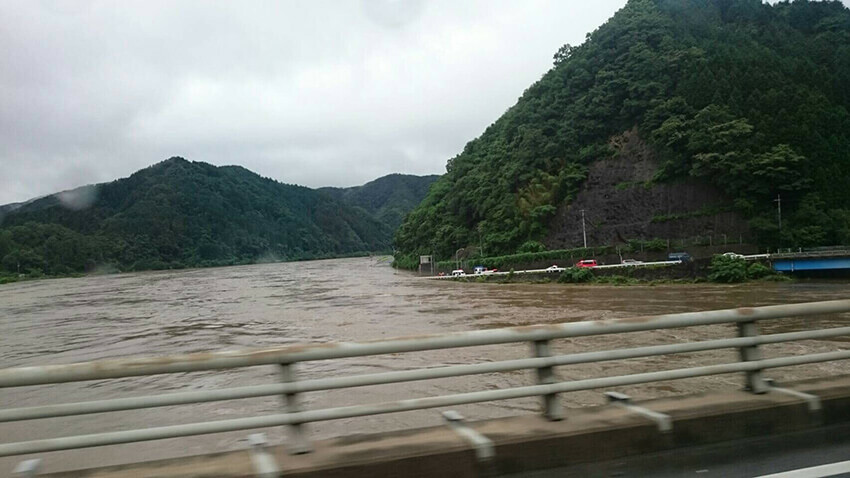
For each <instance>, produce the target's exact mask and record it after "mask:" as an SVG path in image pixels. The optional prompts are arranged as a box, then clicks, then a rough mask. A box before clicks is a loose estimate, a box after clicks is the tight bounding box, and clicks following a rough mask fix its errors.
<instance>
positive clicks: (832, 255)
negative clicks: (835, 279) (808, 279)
mask: <svg viewBox="0 0 850 478" xmlns="http://www.w3.org/2000/svg"><path fill="white" fill-rule="evenodd" d="M770 261H771V263H772V264H773V269H774V270H776V271H778V272H809V273H816V272H827V271H829V272H833V273H834V272H839V273H850V250H848V249H841V250H827V251H808V252H792V253H784V254H771V255H770Z"/></svg>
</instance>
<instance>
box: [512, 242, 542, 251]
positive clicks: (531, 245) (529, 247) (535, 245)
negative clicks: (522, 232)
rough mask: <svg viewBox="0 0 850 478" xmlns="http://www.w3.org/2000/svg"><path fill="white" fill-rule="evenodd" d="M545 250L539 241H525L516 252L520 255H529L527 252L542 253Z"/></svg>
mask: <svg viewBox="0 0 850 478" xmlns="http://www.w3.org/2000/svg"><path fill="white" fill-rule="evenodd" d="M545 250H546V246H544V245H543V243H541V242H539V241H525V242H523V243H522V245H521V246H519V249H518V250H517V252H518V253H520V254H525V253H529V252H531V253H534V252H543V251H545Z"/></svg>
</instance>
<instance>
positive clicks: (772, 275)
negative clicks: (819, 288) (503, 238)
mask: <svg viewBox="0 0 850 478" xmlns="http://www.w3.org/2000/svg"><path fill="white" fill-rule="evenodd" d="M454 280H457V281H464V282H492V283H506V284H510V283H532V284H534V283H552V282H559V283H574V284H577V283H581V284H603V285H659V284H698V283H706V282H714V283H741V282H751V281H764V282H788V281H793V280H794V279H793V278H792V277H791V276H788V275H785V274H780V273H777V272H774V271H773V270H772V269H771V268H770V265H769V264H767V263H763V262H751V263H746V262H744V261H743V260H736V259H728V258H722V257H721V258H719V259H718V258H713V259H697V260H695V261H690V262H683V263H680V264H667V265H657V266H655V265H647V266H628V267H618V268H577V267H568V268H566V269H563V270H562V271H557V272H552V271H545V270H540V271H533V272H525V273H523V274H513V273H510V272H509V273H508V274H499V275H490V274H478V275H467V276H462V277H458V278H455V279H454Z"/></svg>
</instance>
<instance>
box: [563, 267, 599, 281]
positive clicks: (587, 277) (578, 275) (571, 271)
mask: <svg viewBox="0 0 850 478" xmlns="http://www.w3.org/2000/svg"><path fill="white" fill-rule="evenodd" d="M592 280H593V272H590V269H588V268H586V267H567V268H566V269H564V272H562V273H561V277H559V278H558V282H566V283H570V284H577V283H580V282H590V281H592Z"/></svg>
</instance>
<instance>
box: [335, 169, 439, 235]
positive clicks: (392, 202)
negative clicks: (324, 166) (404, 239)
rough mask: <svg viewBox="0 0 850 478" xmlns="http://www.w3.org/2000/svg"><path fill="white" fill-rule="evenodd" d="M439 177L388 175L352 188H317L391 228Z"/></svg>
mask: <svg viewBox="0 0 850 478" xmlns="http://www.w3.org/2000/svg"><path fill="white" fill-rule="evenodd" d="M437 178H439V176H437V175H430V176H413V175H409V174H389V175H387V176H383V177H380V178H378V179H376V180H374V181H370V182H368V183H366V184H364V185H363V186H355V187H352V188H330V187H328V188H320V189H319V191H322V192H326V193H328V194H330V195H331V196H333V197H334V198H336V199H338V200H340V201H343V202H344V203H346V204H348V205H350V206H356V207H360V208H362V209H364V210H365V211H366V212H368V213H369V214H372V215H374V216H375V217H376V218H377V219H378V220H380V221H381V222H383V223H385V224H387V225H389V226H390V227H391V228H392V230H393V231H395V230H396V229H397V228H398V226H400V225H401V223H402V222H403V221H404V217H405V216H406V215H407V213H409V212H410V211H411V210H412V209H413V208H415V207H416V206H417V205H418V204H419V203H420V202H421V201H422V198H424V197H425V194H427V193H428V188H430V187H431V184H432V183H433V182H434V181H436V180H437Z"/></svg>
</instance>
